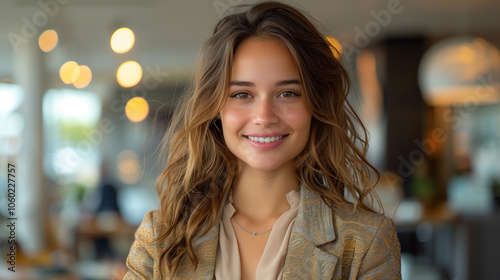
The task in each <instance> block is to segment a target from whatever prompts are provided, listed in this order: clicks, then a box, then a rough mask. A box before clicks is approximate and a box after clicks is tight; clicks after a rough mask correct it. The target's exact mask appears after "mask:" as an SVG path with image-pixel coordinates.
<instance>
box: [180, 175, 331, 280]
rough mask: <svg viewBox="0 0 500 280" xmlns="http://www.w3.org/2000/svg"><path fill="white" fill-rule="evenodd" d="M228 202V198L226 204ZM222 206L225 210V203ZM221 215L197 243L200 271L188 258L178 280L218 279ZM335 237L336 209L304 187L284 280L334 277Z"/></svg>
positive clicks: (181, 266) (195, 245)
mask: <svg viewBox="0 0 500 280" xmlns="http://www.w3.org/2000/svg"><path fill="white" fill-rule="evenodd" d="M226 199H227V195H226V197H224V200H223V201H226ZM221 207H224V203H223V204H222V206H221ZM221 216H222V208H221V209H220V210H219V214H218V217H217V221H216V223H215V224H214V226H212V228H210V230H209V231H208V233H207V234H206V235H204V236H201V237H198V238H197V239H196V240H195V242H194V244H193V247H194V249H195V254H196V255H197V256H198V261H199V263H198V267H197V269H196V270H193V267H192V265H191V262H190V260H189V258H187V257H185V258H184V259H183V260H182V262H181V264H180V265H179V270H178V272H177V275H176V277H178V279H213V278H214V274H215V261H216V255H217V249H218V245H219V224H220V220H221ZM335 238H336V235H335V231H334V220H333V215H332V209H331V208H330V207H328V205H326V203H325V202H324V201H323V199H322V198H321V196H320V195H318V194H317V193H315V192H313V191H312V190H310V189H309V188H308V187H307V186H304V185H302V186H301V188H300V205H299V211H298V213H297V218H296V219H295V223H294V226H293V229H292V233H291V236H290V242H289V244H288V251H287V257H286V260H285V265H284V269H283V279H300V278H301V277H303V276H305V275H318V276H319V275H324V276H333V271H334V269H335V266H336V264H337V260H338V257H337V256H335V255H334V254H333V253H331V252H329V251H328V250H327V247H328V246H325V245H327V244H329V243H331V242H333V241H334V240H335ZM297 277H298V278H297ZM331 278H332V277H329V278H328V279H331ZM322 279H327V278H323V277H322Z"/></svg>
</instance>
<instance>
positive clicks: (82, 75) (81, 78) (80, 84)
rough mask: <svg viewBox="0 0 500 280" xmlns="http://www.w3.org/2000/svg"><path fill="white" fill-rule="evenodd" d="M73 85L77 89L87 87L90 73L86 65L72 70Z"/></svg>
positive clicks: (90, 77) (90, 78) (90, 76)
mask: <svg viewBox="0 0 500 280" xmlns="http://www.w3.org/2000/svg"><path fill="white" fill-rule="evenodd" d="M72 79H73V85H74V86H75V87H76V88H78V89H81V88H84V87H86V86H88V85H89V83H90V81H91V80H92V71H91V70H90V68H89V67H88V66H87V65H80V66H78V67H77V68H75V69H74V70H73V75H72Z"/></svg>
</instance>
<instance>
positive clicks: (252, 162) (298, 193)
mask: <svg viewBox="0 0 500 280" xmlns="http://www.w3.org/2000/svg"><path fill="white" fill-rule="evenodd" d="M241 9H242V10H240V11H236V12H235V13H233V14H230V15H228V16H226V17H224V18H222V19H221V20H220V22H219V23H218V24H217V26H216V28H215V30H214V34H213V35H212V36H211V37H210V38H209V39H208V41H207V42H206V43H205V45H204V46H203V49H202V52H201V57H200V60H199V64H198V65H197V67H196V71H197V74H196V78H195V81H194V84H193V87H192V88H191V89H190V90H189V91H188V94H187V95H186V98H185V100H184V101H183V103H181V105H180V107H179V109H178V110H177V112H176V116H175V118H174V119H173V122H172V125H171V127H170V130H169V132H168V133H167V135H166V136H165V141H164V143H163V145H162V149H163V151H164V152H165V153H166V154H168V159H167V162H166V164H165V166H166V167H165V169H164V171H163V173H162V174H161V175H160V176H159V178H158V184H157V189H158V193H159V196H160V207H159V209H157V210H154V211H151V212H149V213H148V214H147V215H146V216H145V218H144V220H143V222H142V224H141V226H140V227H139V229H138V230H137V233H136V240H135V242H134V244H133V246H132V248H131V250H130V254H129V257H128V259H127V266H128V268H129V271H128V273H127V275H126V276H125V279H163V278H167V279H214V278H217V279H358V278H363V279H381V278H383V279H389V278H390V279H399V278H400V277H401V276H400V274H401V273H400V247H399V242H398V239H397V236H396V232H395V228H394V225H393V223H392V221H391V220H390V219H388V218H386V217H385V216H384V215H382V214H378V213H376V211H374V210H373V208H372V205H371V204H370V201H372V200H370V198H373V197H372V194H373V191H372V184H373V181H372V180H371V178H370V174H371V173H374V174H378V173H377V171H376V170H375V169H374V168H373V167H372V166H371V164H370V163H369V162H368V161H367V160H366V158H365V155H366V152H367V148H368V147H367V142H366V133H365V130H364V127H363V125H362V124H361V122H360V120H359V118H358V116H357V115H356V113H355V112H354V111H353V109H352V107H351V105H350V104H349V102H348V101H347V93H348V92H349V77H348V75H347V72H346V70H345V69H344V67H343V65H342V63H341V62H340V60H339V59H338V53H337V52H336V49H335V48H334V47H333V46H332V45H331V44H330V43H329V40H328V38H327V37H326V36H324V35H322V34H321V33H320V32H318V30H317V29H316V28H315V27H314V25H312V24H311V22H310V21H309V20H308V19H307V17H306V16H304V14H303V13H301V12H299V11H298V10H297V9H295V8H293V7H290V6H288V5H285V4H282V3H278V2H263V3H259V4H256V5H254V6H250V7H242V8H241ZM332 49H333V50H334V51H333V52H332ZM356 128H358V129H360V131H361V134H360V133H359V132H358V130H356ZM358 145H359V146H358ZM347 197H350V198H349V199H348V198H347Z"/></svg>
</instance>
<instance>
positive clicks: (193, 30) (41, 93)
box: [0, 0, 500, 280]
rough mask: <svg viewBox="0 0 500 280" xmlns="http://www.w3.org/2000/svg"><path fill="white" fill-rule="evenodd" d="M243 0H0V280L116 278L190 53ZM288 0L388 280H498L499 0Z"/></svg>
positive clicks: (152, 197) (144, 204)
mask: <svg viewBox="0 0 500 280" xmlns="http://www.w3.org/2000/svg"><path fill="white" fill-rule="evenodd" d="M254 2H256V1H244V0H206V1H201V0H196V1H195V0H184V1H181V0H164V1H163V0H142V1H139V0H107V1H100V0H4V1H1V2H0V143H1V144H0V201H1V202H0V205H1V206H0V226H1V227H0V248H1V255H2V257H1V259H2V261H1V262H0V279H110V278H111V274H112V272H113V271H117V270H119V268H120V267H121V266H122V265H123V263H124V261H125V258H126V256H127V253H128V250H129V248H130V245H131V243H132V241H133V234H134V232H135V229H136V227H137V225H138V224H139V223H140V221H141V220H142V217H143V216H144V214H145V213H146V212H147V211H148V210H151V209H154V208H156V207H157V203H158V202H157V196H156V189H155V179H156V176H157V175H158V173H159V172H160V170H161V169H162V167H161V166H160V165H159V164H158V163H157V157H158V154H159V152H158V144H159V142H160V141H161V138H162V137H163V133H164V132H165V129H166V127H167V125H168V122H169V119H170V116H171V114H172V111H173V110H174V104H175V102H176V100H177V99H178V98H179V97H180V96H181V95H182V94H183V90H184V88H185V86H186V85H187V84H188V83H189V81H190V78H191V74H192V70H193V66H194V63H195V59H196V56H197V53H198V50H199V49H200V47H201V45H202V44H203V42H204V40H206V39H207V38H208V36H210V34H211V32H212V29H213V27H214V25H215V23H216V22H217V21H218V20H219V19H220V18H221V16H222V15H223V14H224V12H225V11H227V10H228V9H230V8H231V7H232V6H234V5H238V4H248V3H254ZM286 2H290V3H292V4H295V5H296V6H298V7H300V8H302V9H304V10H305V11H307V12H309V13H310V14H311V15H312V16H313V17H314V18H315V19H316V20H317V22H319V23H321V25H322V27H321V29H322V30H323V31H324V32H325V33H326V34H327V35H328V36H329V37H330V39H331V40H332V42H335V44H336V45H337V47H338V48H339V49H341V51H342V59H343V60H344V62H345V64H346V66H347V68H348V69H349V71H350V72H351V75H352V79H353V87H352V96H351V97H352V101H353V102H354V103H355V105H356V108H357V110H358V112H359V113H360V114H361V115H362V117H363V119H364V121H365V124H366V126H367V128H368V129H369V131H370V152H369V158H370V160H371V162H373V163H374V164H375V166H376V167H377V168H379V170H380V171H381V173H382V178H381V180H380V182H379V183H378V185H377V191H378V193H379V195H380V198H381V200H382V202H383V204H384V206H385V213H386V215H388V216H390V217H391V218H393V219H394V221H395V222H396V225H397V230H398V236H399V239H400V242H401V247H402V267H403V279H406V280H411V279H426V280H427V279H430V280H432V279H460V280H461V279H498V277H499V276H498V275H500V265H499V263H500V240H499V239H500V214H499V213H500V210H499V209H500V52H499V47H500V36H499V34H500V19H499V17H498V14H499V12H500V1H497V0H479V1H472V0H455V1H452V0H439V1H431V0H421V1H411V0H384V1H370V0H350V1H347V0H328V1H325V0H312V1H305V0H294V1H286ZM9 179H10V181H9ZM14 184H15V193H14V191H13V189H14ZM9 199H10V200H9ZM13 223H14V224H15V228H13V226H12V224H13ZM11 240H15V241H16V243H15V244H16V246H17V248H16V251H15V257H14V258H15V260H14V261H15V262H14V263H10V262H9V261H12V258H11V257H12V250H11V249H10V246H12V243H9V241H11ZM14 265H15V268H13V266H14ZM9 269H10V270H9ZM14 269H15V271H16V272H12V271H11V270H14Z"/></svg>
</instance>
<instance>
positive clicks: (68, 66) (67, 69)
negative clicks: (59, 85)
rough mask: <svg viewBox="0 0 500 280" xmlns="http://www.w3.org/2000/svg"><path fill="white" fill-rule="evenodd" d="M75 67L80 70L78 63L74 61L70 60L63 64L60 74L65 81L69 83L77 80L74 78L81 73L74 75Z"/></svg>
mask: <svg viewBox="0 0 500 280" xmlns="http://www.w3.org/2000/svg"><path fill="white" fill-rule="evenodd" d="M75 69H78V70H77V71H79V67H78V63H76V62H74V61H68V62H66V63H64V64H63V65H62V66H61V68H60V69H59V76H60V77H61V80H62V81H63V83H65V84H67V85H69V84H71V83H73V82H74V81H75V80H74V78H78V76H79V74H78V75H76V77H75V75H73V73H74V71H75Z"/></svg>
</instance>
